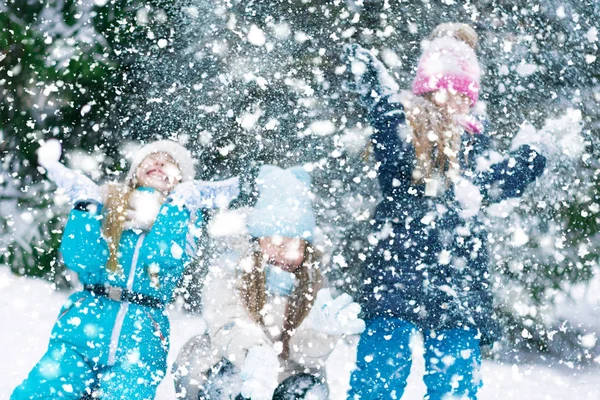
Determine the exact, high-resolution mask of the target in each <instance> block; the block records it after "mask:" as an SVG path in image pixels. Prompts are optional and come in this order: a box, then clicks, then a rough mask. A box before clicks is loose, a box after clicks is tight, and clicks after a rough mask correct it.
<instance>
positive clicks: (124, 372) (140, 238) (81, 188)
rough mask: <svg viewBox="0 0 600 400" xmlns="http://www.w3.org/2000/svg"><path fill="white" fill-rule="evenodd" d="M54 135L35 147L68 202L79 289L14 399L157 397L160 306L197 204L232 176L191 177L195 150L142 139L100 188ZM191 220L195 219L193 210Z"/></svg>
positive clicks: (226, 190)
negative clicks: (119, 177) (76, 167)
mask: <svg viewBox="0 0 600 400" xmlns="http://www.w3.org/2000/svg"><path fill="white" fill-rule="evenodd" d="M60 151H61V150H60V145H59V144H58V142H56V141H54V142H52V141H51V142H49V143H46V144H45V145H44V146H42V150H41V151H40V152H39V162H40V165H42V166H43V167H44V168H45V169H46V171H47V173H48V176H49V177H50V179H52V180H53V181H54V182H56V183H57V185H58V186H59V187H61V188H63V189H65V191H66V194H67V195H68V196H69V198H70V200H71V202H72V204H73V206H74V207H73V210H72V211H71V213H70V215H69V218H68V221H67V224H66V226H65V230H64V233H63V238H62V244H61V252H62V255H63V258H64V262H65V264H66V265H67V267H68V268H69V269H71V270H73V271H75V272H76V273H77V274H78V275H79V280H80V281H81V283H82V284H83V290H80V291H77V292H75V293H74V294H73V295H71V297H70V298H69V300H68V302H67V304H65V306H64V307H63V309H62V310H61V311H60V313H59V315H58V318H57V321H56V323H55V325H54V328H53V329H52V334H51V336H50V341H49V344H48V350H47V352H46V354H45V355H44V356H43V357H42V359H41V360H40V361H39V363H38V364H37V365H36V366H35V367H34V368H33V370H32V371H31V372H30V374H29V376H28V378H27V379H26V380H25V381H24V382H23V383H22V384H21V385H20V386H19V387H17V388H16V389H15V391H14V392H13V394H12V396H11V399H12V400H18V399H38V398H44V399H50V398H52V399H59V398H60V399H80V398H82V397H84V396H87V397H89V398H92V397H93V398H101V399H140V400H141V399H154V397H155V394H156V388H157V386H158V384H159V383H160V382H161V380H162V379H163V378H164V376H165V371H166V361H167V353H168V350H169V321H168V318H167V315H166V313H165V310H164V309H165V305H166V304H168V303H169V302H170V301H171V297H172V295H173V290H174V289H175V287H176V285H177V282H178V281H179V279H180V278H181V275H182V273H183V269H184V267H185V265H186V263H187V262H188V261H189V260H190V255H191V254H189V253H191V251H190V250H189V249H187V251H186V248H187V247H188V243H189V242H193V241H194V235H193V232H192V231H193V230H194V227H195V226H194V224H191V223H190V217H191V216H196V217H197V219H196V221H195V225H197V224H199V223H201V221H202V215H201V213H200V209H201V208H204V207H209V206H211V205H213V204H214V203H215V201H217V202H218V198H219V197H221V198H222V200H223V202H224V203H226V202H228V201H229V200H231V198H233V197H235V196H236V195H237V192H238V190H237V181H236V180H235V179H234V180H230V181H225V183H221V184H216V185H215V184H210V183H203V182H199V181H194V180H193V177H194V166H193V159H192V158H191V155H190V154H189V152H188V151H187V150H186V149H185V148H184V147H183V146H181V145H180V144H178V143H175V142H172V141H168V140H164V141H158V142H153V143H151V144H148V145H146V146H143V147H141V148H140V149H139V150H138V151H137V152H136V155H135V157H134V159H133V162H132V166H131V170H130V173H129V175H128V177H127V181H126V183H125V184H111V185H109V186H108V187H107V190H106V191H105V193H103V190H102V189H101V188H99V187H98V186H96V184H95V183H94V182H92V181H91V180H90V179H89V178H87V177H85V176H83V175H81V174H79V173H76V172H74V171H71V170H69V169H68V168H66V167H64V166H63V165H62V164H60V163H59V162H58V160H59V158H60ZM192 219H194V218H193V217H192Z"/></svg>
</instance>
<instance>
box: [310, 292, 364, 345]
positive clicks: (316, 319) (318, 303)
mask: <svg viewBox="0 0 600 400" xmlns="http://www.w3.org/2000/svg"><path fill="white" fill-rule="evenodd" d="M360 310H361V308H360V305H359V304H358V303H355V302H354V301H353V300H352V297H351V296H350V295H348V294H346V293H343V294H341V295H340V296H338V297H336V298H335V299H333V298H332V297H331V291H330V290H329V289H321V290H319V292H318V293H317V299H316V300H315V304H314V305H313V307H312V308H311V310H310V313H309V314H308V316H307V317H306V320H307V321H306V322H307V323H308V324H309V327H310V328H311V329H314V330H316V331H319V332H323V333H326V334H329V335H355V334H359V333H361V332H362V331H364V330H365V322H364V321H363V320H362V319H360V318H358V314H359V313H360Z"/></svg>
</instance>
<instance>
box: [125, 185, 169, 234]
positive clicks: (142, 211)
mask: <svg viewBox="0 0 600 400" xmlns="http://www.w3.org/2000/svg"><path fill="white" fill-rule="evenodd" d="M162 200H163V197H162V195H161V194H160V192H159V191H158V190H154V191H149V190H139V189H138V190H135V191H134V192H133V193H132V195H131V198H130V199H129V207H128V208H127V220H126V221H125V229H141V230H145V231H147V230H149V229H150V228H151V227H152V224H154V221H156V217H157V216H158V212H159V211H160V207H161V205H162Z"/></svg>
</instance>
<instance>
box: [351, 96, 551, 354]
mask: <svg viewBox="0 0 600 400" xmlns="http://www.w3.org/2000/svg"><path fill="white" fill-rule="evenodd" d="M370 120H371V124H372V126H373V128H374V133H373V135H372V136H371V141H372V144H373V147H374V153H375V157H376V160H377V162H378V163H379V167H378V179H379V184H380V187H381V190H382V195H383V200H382V201H381V203H380V204H379V205H378V206H377V209H376V211H375V216H374V219H375V224H374V230H375V232H374V237H375V238H377V239H378V242H377V244H376V245H375V246H374V247H373V249H372V251H371V252H370V254H369V257H368V259H367V262H366V266H365V268H364V274H363V282H364V283H363V287H362V290H361V294H360V303H361V304H362V306H363V311H364V314H365V315H364V317H365V318H366V319H371V318H376V317H382V316H388V317H393V318H400V319H404V320H407V321H409V322H412V323H414V324H415V325H417V326H418V327H419V328H421V329H425V330H427V329H433V330H442V329H454V328H459V327H471V328H476V329H479V331H480V332H481V334H482V343H490V342H492V341H493V340H495V339H496V338H497V337H498V334H499V325H498V323H497V321H496V319H495V317H494V316H493V304H492V293H491V288H490V283H489V272H488V263H489V256H488V251H487V247H488V246H487V232H486V230H485V228H484V226H483V223H482V222H481V221H480V220H479V218H478V216H477V215H475V216H472V217H469V218H462V217H461V216H460V215H459V214H460V211H461V210H462V208H461V205H460V204H459V203H458V201H457V200H456V197H455V194H454V187H453V186H452V185H450V186H449V187H447V189H445V190H443V193H442V194H439V195H438V196H437V197H430V196H425V185H424V184H416V183H414V182H413V179H412V173H413V169H414V167H415V150H414V147H413V146H412V145H411V144H410V143H409V142H407V141H406V140H404V139H401V135H399V128H401V125H402V124H405V123H406V121H405V114H404V111H403V107H402V104H400V103H394V102H393V101H392V100H390V99H389V98H384V99H382V100H381V101H380V102H379V103H378V105H377V106H376V107H374V109H373V110H372V111H371V113H370ZM489 141H490V138H489V137H487V136H485V135H483V134H475V135H471V134H468V133H465V134H464V138H463V141H462V145H461V151H460V154H459V160H460V162H461V175H462V176H463V177H464V178H466V179H468V180H470V181H471V182H472V183H473V184H474V185H475V186H476V187H477V188H478V189H479V191H480V193H481V195H482V196H483V202H484V203H488V204H489V203H491V202H498V201H501V200H504V199H507V198H510V197H517V196H520V195H521V194H522V193H523V190H525V188H526V187H527V185H528V184H530V183H531V182H533V181H534V180H535V179H536V178H537V177H539V176H540V175H541V174H542V172H543V170H544V167H545V164H546V160H545V158H544V157H543V156H542V155H540V154H539V153H537V152H535V151H534V150H532V149H531V148H530V147H529V146H526V145H525V146H522V147H520V148H519V149H517V150H516V151H514V152H511V153H510V154H509V157H507V158H506V159H505V160H504V161H502V162H500V163H497V164H493V165H491V166H490V167H488V168H485V169H484V170H481V167H480V168H477V165H478V163H477V159H478V158H480V157H483V156H485V153H486V150H487V147H488V145H489Z"/></svg>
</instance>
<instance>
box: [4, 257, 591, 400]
mask: <svg viewBox="0 0 600 400" xmlns="http://www.w3.org/2000/svg"><path fill="white" fill-rule="evenodd" d="M67 296H68V294H67V293H60V292H55V291H53V290H52V287H51V285H50V284H49V283H47V282H45V281H42V280H38V279H32V278H23V277H16V276H14V275H12V274H11V273H10V271H9V269H8V267H4V266H3V267H0V309H1V310H2V318H3V321H5V323H6V322H7V321H8V322H9V323H6V324H5V325H4V326H5V328H3V329H1V330H0V343H2V353H1V356H2V359H3V360H5V362H3V363H1V364H0V377H1V378H0V398H8V397H9V396H10V393H11V392H12V390H13V389H14V387H15V386H17V385H18V384H19V383H20V382H21V381H22V380H23V379H24V378H25V377H26V376H27V373H28V372H29V370H30V369H31V368H32V367H33V366H34V364H35V363H36V362H37V361H38V360H39V359H40V357H41V356H42V355H43V353H44V351H45V349H46V346H47V344H48V338H49V335H50V331H51V329H52V326H53V324H54V321H55V318H56V316H57V314H58V311H59V310H60V308H61V306H62V304H63V303H64V302H65V301H66V299H67ZM175 308H177V307H175ZM169 317H170V319H171V331H172V334H171V350H170V352H169V359H168V361H169V365H171V364H172V363H173V361H174V360H175V357H176V356H177V352H178V350H179V349H180V348H181V346H182V345H183V344H184V343H185V342H186V341H187V340H188V339H189V338H191V337H192V336H194V335H197V334H200V333H202V332H204V329H205V324H204V321H203V320H202V319H201V318H200V317H197V316H192V315H188V314H185V313H183V312H181V311H179V310H177V309H172V310H170V311H169ZM586 340H590V339H586ZM355 346H356V338H355V337H350V338H348V339H343V340H341V342H340V344H339V345H338V346H337V348H336V349H335V350H334V352H333V354H332V356H331V357H330V359H329V360H328V363H327V369H328V376H329V381H330V388H331V396H330V398H331V399H332V400H335V399H344V398H345V391H346V390H347V388H348V377H349V371H350V370H351V369H352V368H353V365H354V361H355ZM413 348H414V361H413V366H412V373H411V375H410V378H409V381H408V386H407V389H406V393H405V395H404V397H403V398H405V399H419V398H423V395H424V393H425V386H424V384H423V381H422V377H423V371H424V361H423V358H422V357H421V356H420V355H419V354H420V352H422V341H421V340H420V339H419V338H418V337H416V338H415V340H414V342H413ZM6 360H9V361H6ZM481 373H482V378H483V382H484V386H483V388H482V389H481V391H480V394H479V396H478V398H479V399H480V400H507V399H514V400H522V399H527V400H560V399H577V400H588V399H589V400H598V398H600V380H599V379H598V373H599V371H598V370H590V371H584V372H582V371H577V370H576V369H569V368H568V367H565V366H562V367H554V368H549V367H546V366H541V365H502V364H498V363H495V362H492V361H488V360H486V361H484V362H483V367H482V371H481ZM156 398H157V399H158V400H167V399H168V400H172V399H174V398H175V393H174V388H173V376H172V375H171V373H170V372H168V373H167V376H166V377H165V379H164V380H163V382H162V383H161V384H160V386H159V389H158V394H157V397H156Z"/></svg>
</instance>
